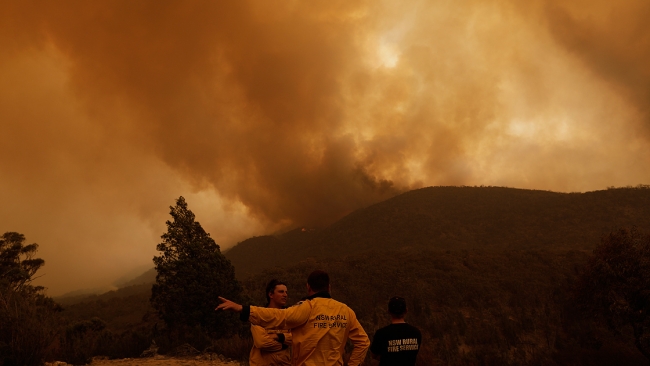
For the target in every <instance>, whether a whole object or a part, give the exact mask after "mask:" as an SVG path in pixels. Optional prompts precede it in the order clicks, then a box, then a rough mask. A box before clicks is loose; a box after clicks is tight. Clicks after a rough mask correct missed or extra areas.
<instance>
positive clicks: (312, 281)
mask: <svg viewBox="0 0 650 366" xmlns="http://www.w3.org/2000/svg"><path fill="white" fill-rule="evenodd" d="M307 284H308V285H309V288H311V290H312V291H314V292H321V291H329V287H330V276H329V275H328V274H327V272H325V271H321V270H320V269H317V270H315V271H314V272H312V273H311V274H310V275H309V277H307Z"/></svg>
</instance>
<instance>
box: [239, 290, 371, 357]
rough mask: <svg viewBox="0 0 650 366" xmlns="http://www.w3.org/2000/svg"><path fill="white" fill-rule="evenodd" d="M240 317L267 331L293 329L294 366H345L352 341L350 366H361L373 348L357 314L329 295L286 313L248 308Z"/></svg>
mask: <svg viewBox="0 0 650 366" xmlns="http://www.w3.org/2000/svg"><path fill="white" fill-rule="evenodd" d="M240 317H241V319H242V320H249V321H250V322H251V324H255V325H259V326H262V327H265V328H280V329H291V334H292V337H293V340H292V353H293V357H292V361H293V365H294V366H335V365H336V366H340V365H343V354H344V353H345V344H346V342H347V340H348V339H349V340H350V341H351V342H352V344H353V345H354V349H353V350H352V354H351V355H350V360H349V361H348V365H349V366H357V365H359V364H360V363H361V362H363V360H364V358H365V357H366V352H367V351H368V347H369V346H370V341H369V340H368V335H367V334H366V332H365V331H364V330H363V328H362V327H361V324H359V321H358V320H357V316H356V314H355V313H354V311H352V309H350V308H349V307H348V306H347V305H345V304H343V303H341V302H338V301H336V300H334V299H332V298H331V297H330V295H329V294H328V293H327V292H320V293H317V294H315V295H313V296H310V297H309V298H307V299H306V300H305V301H302V302H299V303H298V304H296V305H295V306H292V307H290V308H288V309H284V310H282V309H270V308H262V307H257V306H250V307H248V306H245V307H244V309H243V311H242V314H241V316H240Z"/></svg>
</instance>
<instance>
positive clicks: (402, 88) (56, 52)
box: [0, 0, 650, 292]
mask: <svg viewBox="0 0 650 366" xmlns="http://www.w3.org/2000/svg"><path fill="white" fill-rule="evenodd" d="M591 4H592V3H591V2H590V3H589V4H587V3H585V4H582V6H581V5H580V4H578V5H575V7H574V6H573V5H571V6H568V5H566V4H564V3H562V2H555V1H554V0H548V1H532V2H526V3H525V4H522V3H519V2H509V1H493V2H485V1H470V0H468V1H461V2H455V3H453V4H451V3H444V2H436V3H431V2H428V1H416V2H412V3H410V4H409V6H408V7H406V6H405V5H404V4H403V3H402V2H392V1H382V2H363V1H359V2H350V1H330V2H267V1H237V2H225V1H224V2H221V1H212V2H172V1H138V2H133V1H108V2H88V1H76V2H75V1H70V2H66V3H64V4H62V3H54V2H52V3H44V2H29V1H23V2H15V3H8V4H3V5H2V8H3V9H2V11H0V24H2V27H1V28H0V47H2V52H0V118H1V119H2V121H3V122H2V124H1V125H0V135H1V136H3V143H2V144H0V156H2V157H1V158H0V169H1V170H2V172H3V179H2V180H0V199H2V202H3V205H2V206H1V208H0V218H1V219H2V220H0V222H1V223H2V225H3V226H2V227H0V230H5V231H8V230H12V231H20V232H22V233H24V234H26V236H27V238H28V240H30V241H37V242H39V243H40V244H41V253H40V254H41V256H42V257H43V258H44V259H45V260H46V262H47V265H46V267H45V268H46V272H47V276H45V277H44V279H43V281H44V284H45V285H47V286H50V287H51V288H52V289H53V291H55V292H57V291H58V292H61V291H63V290H66V289H72V288H75V287H83V286H86V287H88V286H91V285H93V284H96V283H108V282H110V281H111V279H112V278H116V277H118V276H119V275H120V274H122V273H123V272H124V271H125V269H127V268H136V267H137V268H140V267H143V266H146V265H150V259H151V256H152V255H153V254H154V248H155V243H156V242H157V241H158V236H159V235H160V234H161V233H162V232H163V231H164V229H165V228H164V221H165V220H166V219H167V206H169V205H170V204H173V200H174V199H175V198H176V197H178V196H179V195H181V194H182V195H184V196H185V197H186V198H187V199H188V202H189V204H190V208H192V209H193V210H194V211H195V212H196V213H197V216H198V218H199V220H200V221H201V222H202V224H203V225H204V226H205V227H206V228H207V229H208V231H210V232H211V233H212V234H213V236H214V237H215V238H216V239H217V241H218V242H219V243H220V244H222V245H223V247H224V248H226V247H228V246H231V245H233V244H234V243H235V242H236V241H237V240H241V239H244V238H246V237H247V236H250V235H254V234H263V233H268V232H273V231H276V230H281V229H286V228H289V227H293V226H296V225H310V226H322V225H326V224H328V223H330V222H332V221H333V220H336V219H338V218H340V217H341V216H342V215H345V214H346V213H349V212H351V211H353V210H355V209H357V208H360V207H363V206H366V205H368V204H371V203H373V202H377V201H380V200H383V199H386V198H388V197H391V196H393V195H395V194H397V193H399V192H401V191H404V190H408V189H411V188H415V187H420V186H424V185H441V184H468V185H474V184H476V185H480V184H493V185H508V186H516V187H523V188H538V189H553V190H562V191H582V190H589V189H602V188H604V187H606V186H610V185H626V184H638V183H647V182H648V178H649V177H650V173H648V172H646V171H647V170H646V169H640V168H639V167H641V166H647V164H648V161H649V160H650V149H649V148H648V139H647V136H648V131H647V129H642V128H641V127H640V126H643V125H644V122H645V124H646V125H650V124H647V122H648V105H647V103H648V100H650V99H649V98H648V96H649V94H650V91H649V90H650V89H648V88H649V87H648V85H650V83H649V82H648V81H650V80H649V79H650V74H649V71H648V70H649V69H648V68H647V67H646V66H645V65H647V64H648V61H650V60H649V58H650V56H649V54H648V52H649V51H648V50H650V47H648V42H650V37H648V32H649V30H648V29H649V28H648V26H647V25H646V23H647V22H646V21H645V20H646V19H647V15H648V5H647V3H645V2H643V1H628V2H625V3H622V4H618V5H617V6H616V8H614V6H613V5H609V4H608V3H606V2H596V3H593V5H591ZM587 5H588V6H587ZM583 9H587V10H585V11H583ZM81 273H83V274H84V275H83V276H81V275H80V274H81Z"/></svg>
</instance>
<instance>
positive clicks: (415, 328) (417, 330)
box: [404, 323, 422, 334]
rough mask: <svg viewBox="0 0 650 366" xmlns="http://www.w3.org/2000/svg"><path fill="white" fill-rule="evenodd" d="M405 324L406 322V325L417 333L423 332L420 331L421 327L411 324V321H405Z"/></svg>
mask: <svg viewBox="0 0 650 366" xmlns="http://www.w3.org/2000/svg"><path fill="white" fill-rule="evenodd" d="M404 324H406V325H407V326H408V328H409V329H410V330H411V331H412V332H415V333H418V334H421V333H422V332H421V331H420V328H418V327H416V326H414V325H411V324H409V323H404Z"/></svg>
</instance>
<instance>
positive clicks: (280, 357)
mask: <svg viewBox="0 0 650 366" xmlns="http://www.w3.org/2000/svg"><path fill="white" fill-rule="evenodd" d="M251 334H252V335H253V348H252V349H251V353H250V356H249V364H250V366H290V365H291V351H290V350H289V346H290V345H291V332H290V331H288V330H279V329H264V328H262V327H260V326H259V325H251ZM273 334H280V335H281V336H280V337H281V339H280V340H281V341H282V342H280V341H278V340H275V339H274V338H273V337H272V335H273Z"/></svg>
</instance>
